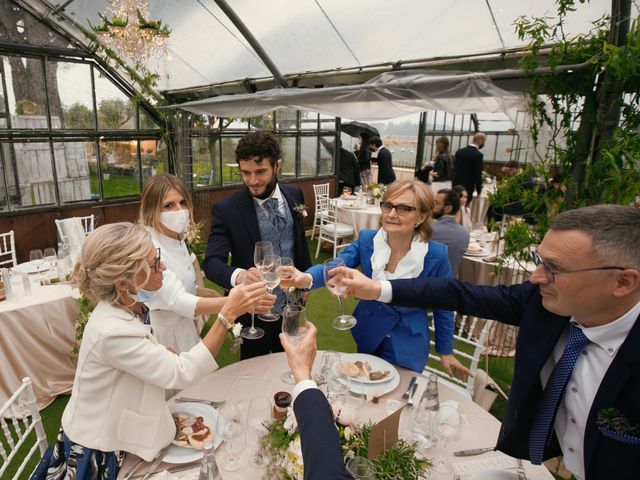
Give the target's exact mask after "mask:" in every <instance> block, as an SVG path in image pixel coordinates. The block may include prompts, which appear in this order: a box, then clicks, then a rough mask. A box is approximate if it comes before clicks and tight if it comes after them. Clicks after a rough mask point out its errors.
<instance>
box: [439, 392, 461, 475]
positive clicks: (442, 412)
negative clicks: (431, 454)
mask: <svg viewBox="0 0 640 480" xmlns="http://www.w3.org/2000/svg"><path fill="white" fill-rule="evenodd" d="M461 428H462V414H461V413H460V411H459V410H458V407H457V405H454V404H447V403H442V404H440V409H439V410H438V413H437V415H436V432H437V434H438V436H439V437H440V439H441V441H440V454H439V455H438V459H437V460H436V461H435V463H434V464H433V469H434V471H436V472H438V473H444V474H450V473H453V471H452V470H451V468H450V467H449V465H447V463H446V462H445V460H444V452H445V449H446V447H447V441H448V440H451V439H453V440H456V439H458V438H459V437H460V431H461Z"/></svg>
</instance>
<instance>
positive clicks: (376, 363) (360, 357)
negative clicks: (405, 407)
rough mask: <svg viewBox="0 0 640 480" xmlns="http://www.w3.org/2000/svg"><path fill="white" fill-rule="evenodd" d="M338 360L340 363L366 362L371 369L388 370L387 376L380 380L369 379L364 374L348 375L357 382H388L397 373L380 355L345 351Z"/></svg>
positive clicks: (366, 383)
mask: <svg viewBox="0 0 640 480" xmlns="http://www.w3.org/2000/svg"><path fill="white" fill-rule="evenodd" d="M340 361H341V362H342V363H345V362H349V363H355V362H357V361H360V362H367V363H368V364H369V365H370V366H371V370H372V371H385V370H388V371H389V373H390V374H389V375H388V376H386V377H384V378H381V379H380V380H369V379H368V378H366V377H365V376H359V377H349V378H350V379H351V381H352V382H358V383H362V384H365V385H373V384H377V383H386V382H389V381H391V380H392V379H393V378H394V377H396V376H397V375H398V371H397V370H396V369H395V367H394V366H393V365H391V364H390V363H389V362H387V361H386V360H383V359H382V358H380V357H376V356H375V355H368V354H366V353H347V354H344V355H340Z"/></svg>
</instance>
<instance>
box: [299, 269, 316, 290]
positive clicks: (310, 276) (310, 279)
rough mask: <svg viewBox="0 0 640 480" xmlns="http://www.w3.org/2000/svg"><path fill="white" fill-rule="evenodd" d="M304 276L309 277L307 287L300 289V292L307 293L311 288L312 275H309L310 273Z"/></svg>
mask: <svg viewBox="0 0 640 480" xmlns="http://www.w3.org/2000/svg"><path fill="white" fill-rule="evenodd" d="M305 275H308V276H309V286H308V287H305V288H301V289H300V290H302V291H303V292H308V291H309V290H311V287H313V275H311V274H310V273H306V274H305Z"/></svg>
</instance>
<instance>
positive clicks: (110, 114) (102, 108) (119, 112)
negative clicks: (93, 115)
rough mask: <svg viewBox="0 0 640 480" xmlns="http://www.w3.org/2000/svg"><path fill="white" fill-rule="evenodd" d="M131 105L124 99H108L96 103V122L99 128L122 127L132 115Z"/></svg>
mask: <svg viewBox="0 0 640 480" xmlns="http://www.w3.org/2000/svg"><path fill="white" fill-rule="evenodd" d="M133 112H134V109H133V105H132V104H131V102H128V101H126V100H121V99H119V98H117V99H108V100H102V101H100V105H98V124H99V125H100V128H104V129H115V128H122V126H123V125H125V124H126V123H127V122H128V121H129V120H131V117H132V116H133Z"/></svg>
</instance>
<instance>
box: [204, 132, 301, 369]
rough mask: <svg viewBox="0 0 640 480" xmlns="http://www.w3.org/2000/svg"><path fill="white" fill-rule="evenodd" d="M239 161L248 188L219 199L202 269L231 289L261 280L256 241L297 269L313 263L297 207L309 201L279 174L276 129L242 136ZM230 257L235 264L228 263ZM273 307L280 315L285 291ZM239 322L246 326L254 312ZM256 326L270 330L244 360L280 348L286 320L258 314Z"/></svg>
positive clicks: (248, 343)
mask: <svg viewBox="0 0 640 480" xmlns="http://www.w3.org/2000/svg"><path fill="white" fill-rule="evenodd" d="M236 161H237V162H238V167H239V169H240V174H241V175H242V181H243V183H244V187H245V188H243V189H242V190H241V191H239V192H236V193H233V194H231V195H229V196H228V197H225V198H223V199H222V200H220V201H218V202H217V203H216V204H215V205H214V206H213V209H212V214H211V232H210V233H209V242H208V244H207V251H206V254H205V258H204V264H203V269H204V272H205V275H206V276H207V278H208V279H209V280H211V281H213V282H215V283H217V284H218V285H220V286H221V287H223V288H226V289H230V288H232V287H234V286H236V285H241V284H243V283H244V282H245V281H246V280H247V279H249V280H251V281H257V280H259V279H260V276H259V273H258V271H257V269H256V268H255V267H254V259H253V251H254V246H255V244H256V242H258V241H260V240H269V241H271V243H272V244H273V247H274V250H275V254H276V255H278V256H285V257H290V258H292V259H293V262H294V264H295V266H296V268H298V269H300V270H306V269H307V268H309V267H310V266H311V258H310V257H309V249H308V246H307V241H306V238H305V234H304V225H303V223H302V215H301V213H300V212H299V211H297V210H296V207H297V206H299V205H303V204H304V196H303V194H302V191H301V190H300V188H299V187H298V186H296V185H279V184H278V177H277V175H278V172H279V171H280V169H281V167H282V159H281V158H280V146H279V145H278V140H277V138H276V136H275V135H274V134H273V133H272V132H268V131H256V132H253V133H250V134H248V135H246V136H245V137H243V138H242V139H241V140H240V142H238V146H237V148H236ZM229 255H231V265H229V264H228V260H229ZM276 294H277V297H278V299H277V300H276V305H275V306H274V308H273V311H274V312H276V313H279V312H280V311H281V309H282V305H283V304H284V296H283V293H282V291H281V290H280V289H277V290H276ZM239 321H240V322H241V323H242V324H243V325H244V326H245V327H246V326H248V325H249V324H250V316H249V315H248V314H247V315H244V316H242V317H240V319H239ZM256 327H259V328H261V329H263V330H264V332H265V334H264V336H263V337H262V338H259V339H245V340H244V341H243V343H242V347H241V352H240V356H241V358H243V359H245V358H251V357H255V356H258V355H264V354H267V353H269V352H281V351H282V346H281V345H280V340H279V338H278V334H279V333H280V330H281V320H280V319H279V320H277V321H275V322H266V321H262V320H260V319H259V318H258V317H257V316H256Z"/></svg>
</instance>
